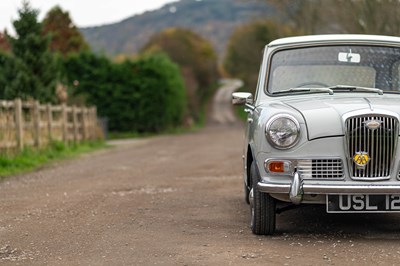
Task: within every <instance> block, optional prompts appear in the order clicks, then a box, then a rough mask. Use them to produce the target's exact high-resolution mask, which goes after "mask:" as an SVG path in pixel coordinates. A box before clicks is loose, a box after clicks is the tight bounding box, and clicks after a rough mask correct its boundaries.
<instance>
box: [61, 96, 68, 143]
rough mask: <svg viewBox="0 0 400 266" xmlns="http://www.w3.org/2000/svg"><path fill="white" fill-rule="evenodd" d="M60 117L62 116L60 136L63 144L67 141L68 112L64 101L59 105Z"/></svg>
mask: <svg viewBox="0 0 400 266" xmlns="http://www.w3.org/2000/svg"><path fill="white" fill-rule="evenodd" d="M61 118H62V136H63V141H64V143H65V144H67V143H68V114H67V106H66V105H65V103H63V104H62V105H61Z"/></svg>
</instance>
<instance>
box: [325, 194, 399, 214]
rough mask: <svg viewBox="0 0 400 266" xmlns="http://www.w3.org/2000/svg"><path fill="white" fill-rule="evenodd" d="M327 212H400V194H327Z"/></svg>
mask: <svg viewBox="0 0 400 266" xmlns="http://www.w3.org/2000/svg"><path fill="white" fill-rule="evenodd" d="M326 212H328V213H344V212H347V213H370V212H375V213H379V212H400V195H327V196H326Z"/></svg>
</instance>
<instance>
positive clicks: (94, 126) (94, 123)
mask: <svg viewBox="0 0 400 266" xmlns="http://www.w3.org/2000/svg"><path fill="white" fill-rule="evenodd" d="M92 115H93V116H92V117H93V118H92V119H93V121H92V123H93V129H92V130H93V139H97V135H96V129H97V107H96V106H93V114H92Z"/></svg>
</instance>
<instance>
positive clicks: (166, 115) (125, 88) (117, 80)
mask: <svg viewBox="0 0 400 266" xmlns="http://www.w3.org/2000/svg"><path fill="white" fill-rule="evenodd" d="M65 69H66V73H68V79H69V81H70V83H71V85H72V84H73V83H75V84H78V83H79V85H78V86H76V87H75V90H74V94H75V95H81V96H83V97H84V98H86V101H87V102H88V103H89V104H94V105H96V106H97V110H98V114H99V115H100V116H101V117H107V118H108V121H109V128H110V130H111V131H120V132H121V131H130V132H139V133H145V132H160V131H164V130H166V129H168V128H171V127H175V126H179V125H181V124H182V119H183V115H184V113H185V108H186V97H185V91H184V85H183V81H182V77H181V74H180V72H179V69H178V67H177V66H176V65H175V64H174V63H172V62H171V60H170V59H169V58H168V57H167V56H166V55H164V54H154V55H147V56H143V57H141V58H139V59H137V60H135V61H128V60H127V61H125V62H123V63H113V62H111V61H110V60H109V59H108V58H106V57H104V56H99V55H95V54H92V53H88V52H84V53H80V54H76V55H73V56H70V57H68V58H67V59H66V61H65Z"/></svg>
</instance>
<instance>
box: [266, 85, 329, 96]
mask: <svg viewBox="0 0 400 266" xmlns="http://www.w3.org/2000/svg"><path fill="white" fill-rule="evenodd" d="M288 92H328V93H329V95H333V90H332V89H331V88H324V87H321V88H290V89H288V90H281V91H276V92H274V93H273V94H281V93H288Z"/></svg>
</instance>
